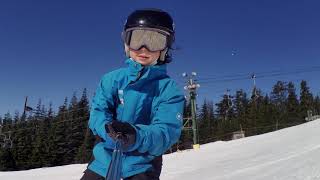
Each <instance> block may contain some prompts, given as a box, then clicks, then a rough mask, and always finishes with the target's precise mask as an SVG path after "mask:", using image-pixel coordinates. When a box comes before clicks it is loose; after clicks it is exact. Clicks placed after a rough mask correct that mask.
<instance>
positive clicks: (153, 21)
mask: <svg viewBox="0 0 320 180" xmlns="http://www.w3.org/2000/svg"><path fill="white" fill-rule="evenodd" d="M135 27H147V28H155V29H160V30H163V31H165V32H168V33H169V34H170V36H169V42H170V43H169V46H171V44H172V42H173V41H174V32H175V31H174V23H173V20H172V18H171V16H170V15H169V14H168V13H167V12H165V11H162V10H160V9H141V10H136V11H134V12H133V13H131V14H130V15H129V16H128V18H127V21H126V23H125V26H124V31H126V30H127V29H129V28H135Z"/></svg>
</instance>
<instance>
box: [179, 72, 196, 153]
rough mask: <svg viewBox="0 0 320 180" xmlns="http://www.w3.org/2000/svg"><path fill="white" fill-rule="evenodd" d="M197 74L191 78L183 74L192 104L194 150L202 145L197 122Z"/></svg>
mask: <svg viewBox="0 0 320 180" xmlns="http://www.w3.org/2000/svg"><path fill="white" fill-rule="evenodd" d="M196 75H197V73H196V72H192V73H191V76H190V77H189V76H188V74H187V73H183V74H182V76H183V77H185V78H187V79H188V81H187V85H186V86H185V87H184V89H185V90H188V91H189V100H190V104H191V116H192V132H193V149H199V147H200V145H199V143H198V128H197V120H196V112H197V110H196V97H197V88H199V87H200V85H199V84H198V83H196V80H195V77H196Z"/></svg>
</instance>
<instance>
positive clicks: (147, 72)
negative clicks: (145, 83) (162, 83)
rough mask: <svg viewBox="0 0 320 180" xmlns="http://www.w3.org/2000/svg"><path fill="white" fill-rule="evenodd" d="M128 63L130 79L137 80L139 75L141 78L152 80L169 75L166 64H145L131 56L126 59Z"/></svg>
mask: <svg viewBox="0 0 320 180" xmlns="http://www.w3.org/2000/svg"><path fill="white" fill-rule="evenodd" d="M126 64H127V65H128V76H129V81H136V80H137V79H138V78H139V77H140V79H146V80H151V79H155V78H159V77H162V76H167V65H166V64H162V65H154V66H143V65H141V64H140V63H138V62H136V61H134V60H132V59H131V58H129V59H127V60H126Z"/></svg>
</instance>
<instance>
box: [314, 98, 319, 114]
mask: <svg viewBox="0 0 320 180" xmlns="http://www.w3.org/2000/svg"><path fill="white" fill-rule="evenodd" d="M313 106H314V107H313V109H314V114H316V115H320V97H319V96H316V97H315V98H314V104H313Z"/></svg>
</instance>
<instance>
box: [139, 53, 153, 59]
mask: <svg viewBox="0 0 320 180" xmlns="http://www.w3.org/2000/svg"><path fill="white" fill-rule="evenodd" d="M138 57H139V58H141V59H148V58H150V57H149V56H146V55H143V54H142V55H139V56H138Z"/></svg>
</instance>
